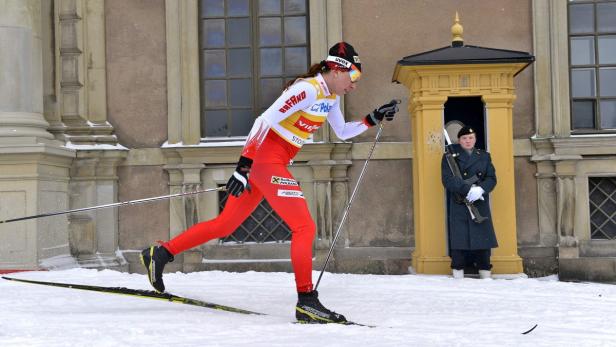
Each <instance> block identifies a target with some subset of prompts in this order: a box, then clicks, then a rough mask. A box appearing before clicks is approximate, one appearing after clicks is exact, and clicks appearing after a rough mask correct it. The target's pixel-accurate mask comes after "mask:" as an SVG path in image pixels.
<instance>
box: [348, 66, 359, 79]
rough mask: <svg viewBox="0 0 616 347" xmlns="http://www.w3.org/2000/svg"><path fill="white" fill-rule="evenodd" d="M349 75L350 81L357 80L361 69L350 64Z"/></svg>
mask: <svg viewBox="0 0 616 347" xmlns="http://www.w3.org/2000/svg"><path fill="white" fill-rule="evenodd" d="M349 76H350V77H351V82H357V81H359V78H360V77H361V71H359V69H358V68H357V66H355V65H351V70H349Z"/></svg>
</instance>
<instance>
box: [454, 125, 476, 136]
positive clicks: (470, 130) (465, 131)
mask: <svg viewBox="0 0 616 347" xmlns="http://www.w3.org/2000/svg"><path fill="white" fill-rule="evenodd" d="M468 134H475V129H473V128H471V127H469V126H468V125H465V126H463V127H462V129H460V131H458V138H460V137H462V136H464V135H468Z"/></svg>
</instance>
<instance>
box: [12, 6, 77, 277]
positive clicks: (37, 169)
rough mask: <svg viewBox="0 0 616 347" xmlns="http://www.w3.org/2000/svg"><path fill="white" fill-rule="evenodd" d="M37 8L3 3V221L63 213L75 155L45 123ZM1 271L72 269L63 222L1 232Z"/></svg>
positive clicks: (50, 220) (31, 223)
mask: <svg viewBox="0 0 616 347" xmlns="http://www.w3.org/2000/svg"><path fill="white" fill-rule="evenodd" d="M42 7H43V4H42V2H40V1H38V0H1V1H0V8H1V9H2V11H0V47H2V48H1V49H0V76H2V78H0V219H2V220H5V219H11V218H18V217H22V216H28V215H37V214H41V213H46V212H51V211H58V210H66V209H67V207H68V201H69V199H68V180H69V175H68V174H69V167H70V165H71V162H72V159H73V157H74V156H75V153H74V151H72V150H69V149H67V148H64V147H61V143H60V142H58V141H55V140H54V137H53V135H52V134H51V133H50V132H48V131H47V128H48V126H49V124H48V122H47V121H46V120H45V119H44V117H43V63H42V61H43V57H42V43H41V42H42V38H41V36H42V35H41V32H42V31H43V29H42V25H43V23H44V22H43V20H42V18H41V14H42ZM0 244H2V247H1V248H0V268H3V269H39V268H58V267H63V266H73V265H75V262H74V259H73V258H72V257H71V256H70V253H69V247H68V222H67V216H66V215H59V216H53V217H46V218H37V219H31V220H27V221H20V222H14V223H11V224H2V226H0Z"/></svg>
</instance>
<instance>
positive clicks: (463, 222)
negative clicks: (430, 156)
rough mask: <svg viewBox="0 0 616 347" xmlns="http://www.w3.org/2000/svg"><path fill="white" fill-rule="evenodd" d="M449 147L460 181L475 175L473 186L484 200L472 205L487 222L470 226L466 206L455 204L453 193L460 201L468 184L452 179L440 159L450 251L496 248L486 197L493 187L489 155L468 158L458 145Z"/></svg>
mask: <svg viewBox="0 0 616 347" xmlns="http://www.w3.org/2000/svg"><path fill="white" fill-rule="evenodd" d="M452 146H453V147H452V149H453V151H454V152H455V153H457V156H456V161H457V163H458V166H459V168H460V173H461V174H462V176H463V178H464V179H468V178H471V177H473V176H475V175H476V176H477V178H478V181H477V182H476V183H475V185H478V186H480V187H481V188H483V190H484V191H485V193H484V194H483V199H484V200H477V201H475V203H474V205H475V206H476V207H477V209H478V210H479V213H480V214H481V215H482V216H484V217H488V220H486V221H484V222H483V223H475V222H473V220H472V219H471V217H470V213H469V211H468V208H467V207H466V205H464V204H463V203H458V202H456V199H455V197H454V193H459V194H460V195H462V197H465V196H466V194H468V191H469V190H470V189H471V184H469V183H467V182H465V181H464V180H463V179H462V178H458V177H455V176H454V175H453V173H452V172H451V170H450V168H449V165H448V164H447V160H446V159H445V156H444V155H443V159H442V161H441V175H442V182H443V186H445V189H446V191H447V204H448V208H447V210H448V213H447V220H448V226H449V246H450V249H460V250H475V249H490V248H495V247H498V243H497V241H496V235H495V233H494V226H493V224H492V215H491V213H490V195H489V194H490V192H491V191H492V190H493V189H494V187H495V186H496V170H495V169H494V165H492V158H491V157H490V153H488V152H486V151H483V150H480V149H473V151H472V152H471V153H470V154H469V153H467V152H466V151H465V150H464V149H462V147H461V146H460V145H459V144H454V145H452Z"/></svg>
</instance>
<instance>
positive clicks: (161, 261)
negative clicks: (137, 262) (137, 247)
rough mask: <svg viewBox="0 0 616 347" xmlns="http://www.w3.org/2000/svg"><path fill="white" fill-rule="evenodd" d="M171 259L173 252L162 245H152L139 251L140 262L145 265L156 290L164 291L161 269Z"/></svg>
mask: <svg viewBox="0 0 616 347" xmlns="http://www.w3.org/2000/svg"><path fill="white" fill-rule="evenodd" d="M172 261H173V254H171V253H170V252H169V251H168V250H167V249H166V248H165V247H163V246H152V247H149V248H146V249H144V250H143V251H141V264H143V266H145V269H146V270H147V272H148V279H149V280H150V284H151V285H152V287H154V289H156V291H157V292H160V293H164V292H165V284H164V283H163V270H164V269H165V265H167V263H170V262H172Z"/></svg>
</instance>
